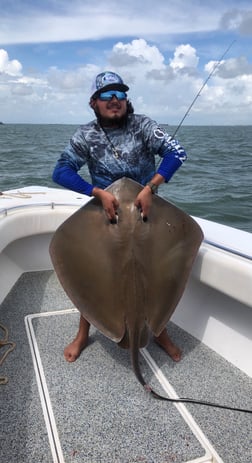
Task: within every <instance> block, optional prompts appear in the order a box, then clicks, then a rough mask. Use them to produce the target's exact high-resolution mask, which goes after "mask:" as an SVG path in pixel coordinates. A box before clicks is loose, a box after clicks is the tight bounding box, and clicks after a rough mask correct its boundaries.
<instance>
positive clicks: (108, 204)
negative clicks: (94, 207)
mask: <svg viewBox="0 0 252 463" xmlns="http://www.w3.org/2000/svg"><path fill="white" fill-rule="evenodd" d="M92 195H93V196H95V198H98V199H99V200H100V201H101V203H102V207H103V209H104V211H105V213H106V215H107V217H108V219H109V220H110V222H111V223H116V222H117V220H116V211H117V209H118V207H119V202H118V201H117V199H116V197H115V196H114V195H112V194H111V193H109V192H108V191H105V190H102V189H101V188H97V187H94V188H93V191H92Z"/></svg>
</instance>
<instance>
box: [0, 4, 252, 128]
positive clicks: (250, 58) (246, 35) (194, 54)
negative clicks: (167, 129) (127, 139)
mask: <svg viewBox="0 0 252 463" xmlns="http://www.w3.org/2000/svg"><path fill="white" fill-rule="evenodd" d="M104 70H110V71H115V72H117V73H118V74H119V75H121V77H122V78H123V80H124V82H125V83H126V84H127V85H128V86H129V87H130V90H129V92H128V98H129V99H130V101H131V102H132V104H133V106H134V109H135V112H136V113H142V114H146V115H148V116H149V117H151V118H153V119H155V120H156V121H157V122H158V123H161V124H171V125H175V126H178V125H179V124H180V122H181V121H182V120H183V118H184V116H185V115H186V114H187V111H188V109H189V112H188V114H187V115H186V117H185V119H184V121H183V124H184V125H250V124H251V123H252V5H251V0H247V1H246V0H245V1H243V0H240V1H239V2H237V0H216V1H215V0H159V1H158V2H157V1H153V0H124V1H123V2H119V1H118V0H106V1H101V0H95V1H94V0H71V1H69V0H43V1H41V0H39V1H37V0H0V121H2V122H4V123H43V124H44V123H45V124H47V123H48V124H50V123H56V124H57V123H59V124H77V125H79V124H83V123H86V122H89V121H90V120H92V119H93V118H94V114H93V111H92V110H91V108H90V107H89V104H88V103H89V98H90V96H91V87H92V82H93V80H94V78H95V76H96V75H97V74H98V73H100V72H102V71H104ZM202 87H203V88H202ZM197 95H198V96H197ZM192 103H193V104H192ZM191 105H192V107H191Z"/></svg>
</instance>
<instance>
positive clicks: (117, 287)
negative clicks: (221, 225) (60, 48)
mask: <svg viewBox="0 0 252 463" xmlns="http://www.w3.org/2000/svg"><path fill="white" fill-rule="evenodd" d="M142 188H143V187H142V186H141V185H140V184H138V183H137V182H135V181H133V180H131V179H129V178H125V177H124V178H122V179H120V180H117V181H116V182H114V183H113V184H112V185H111V186H109V187H108V188H107V191H109V192H111V193H112V194H113V195H115V197H116V198H117V199H118V201H119V209H118V211H117V213H118V215H117V223H116V224H111V222H110V221H109V220H108V219H107V217H106V215H105V212H104V210H103V208H102V204H101V202H100V201H99V200H98V199H96V198H93V199H92V200H91V201H90V202H89V203H87V204H86V205H84V206H83V207H81V208H80V209H79V210H77V212H75V213H74V214H73V215H71V216H70V217H69V218H68V219H67V220H66V221H65V222H64V223H63V224H62V225H61V226H60V227H59V228H58V229H57V230H56V232H55V234H54V236H53V238H52V241H51V244H50V255H51V259H52V263H53V266H54V268H55V271H56V274H57V276H58V279H59V281H60V283H61V285H62V286H63V288H64V290H65V292H66V293H67V295H68V296H69V298H70V299H71V300H72V302H73V303H74V305H75V306H76V307H77V309H78V310H79V311H80V313H81V314H82V315H83V316H84V318H86V319H87V320H88V321H89V322H90V323H91V324H92V325H94V326H95V327H96V328H97V329H98V330H99V331H100V332H102V333H103V334H104V335H105V336H106V337H108V338H110V339H111V340H112V341H114V342H116V343H118V344H119V345H120V346H121V347H124V348H129V349H130V351H131V359H132V366H133V370H134V372H135V374H136V377H137V378H138V380H139V381H140V383H141V384H142V385H143V386H144V387H145V388H146V389H147V390H149V391H151V392H153V394H154V395H155V394H156V393H155V392H154V391H153V390H152V389H151V388H150V387H149V386H148V385H147V384H146V382H145V380H144V378H143V376H142V374H141V371H140V367H139V359H138V356H139V355H138V354H139V349H140V348H141V347H144V346H146V345H147V344H148V342H149V339H150V336H151V335H155V336H158V335H159V334H160V333H161V331H162V330H163V329H164V328H165V326H166V324H167V322H168V321H169V319H170V318H171V315H172V314H173V312H174V310H175V308H176V306H177V304H178V302H179V300H180V298H181V296H182V294H183V292H184V289H185V286H186V283H187V280H188V277H189V274H190V272H191V269H192V265H193V262H194V259H195V257H196V255H197V252H198V249H199V246H200V244H201V242H202V239H203V233H202V231H201V228H200V227H199V225H198V224H197V222H196V221H195V220H193V219H192V218H191V217H190V216H189V215H188V214H186V213H185V212H183V211H182V210H180V209H179V208H177V207H176V206H175V205H173V204H171V203H170V202H168V201H166V200H165V199H163V198H161V197H159V196H158V195H153V200H152V207H151V211H150V214H149V216H148V220H147V221H144V220H143V219H142V216H141V211H140V210H139V209H138V208H136V206H135V205H134V201H135V198H136V196H137V194H138V193H139V192H140V191H141V189H142ZM156 396H158V394H156Z"/></svg>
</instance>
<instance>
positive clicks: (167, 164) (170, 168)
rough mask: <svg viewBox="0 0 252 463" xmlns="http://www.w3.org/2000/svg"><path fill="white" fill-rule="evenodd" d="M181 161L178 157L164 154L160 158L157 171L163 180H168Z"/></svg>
mask: <svg viewBox="0 0 252 463" xmlns="http://www.w3.org/2000/svg"><path fill="white" fill-rule="evenodd" d="M181 164H182V162H181V160H180V159H179V158H178V157H175V156H171V154H170V155H166V156H165V157H164V159H163V160H162V162H161V164H160V166H159V168H158V170H157V173H158V174H160V175H162V177H164V179H165V182H168V181H169V180H170V179H171V177H172V176H173V174H174V173H175V172H176V170H178V168H179V167H180V166H181Z"/></svg>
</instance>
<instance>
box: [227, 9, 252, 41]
mask: <svg viewBox="0 0 252 463" xmlns="http://www.w3.org/2000/svg"><path fill="white" fill-rule="evenodd" d="M220 28H221V29H226V30H230V31H237V32H239V33H240V34H242V35H248V36H250V35H252V10H241V9H238V8H235V9H231V10H228V11H226V12H225V13H224V14H223V16H222V17H221V19H220Z"/></svg>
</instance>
